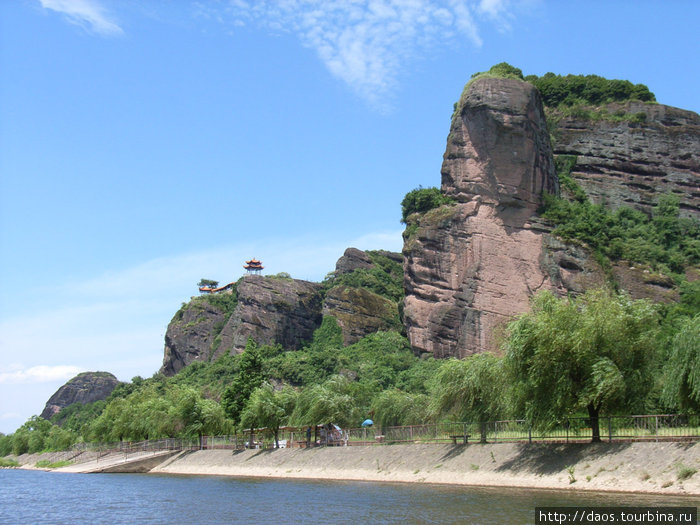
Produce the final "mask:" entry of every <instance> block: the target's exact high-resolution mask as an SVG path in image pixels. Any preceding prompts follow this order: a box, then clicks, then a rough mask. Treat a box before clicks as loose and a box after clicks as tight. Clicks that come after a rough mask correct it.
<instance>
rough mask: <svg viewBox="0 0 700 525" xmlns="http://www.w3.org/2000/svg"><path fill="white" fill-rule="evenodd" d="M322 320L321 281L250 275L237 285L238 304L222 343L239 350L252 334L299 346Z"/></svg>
mask: <svg viewBox="0 0 700 525" xmlns="http://www.w3.org/2000/svg"><path fill="white" fill-rule="evenodd" d="M321 320H322V318H321V294H320V285H319V284H317V283H312V282H309V281H300V280H296V279H285V278H274V277H262V276H259V275H248V276H246V277H244V278H243V279H242V280H241V282H240V283H239V285H238V306H237V307H236V310H235V311H234V312H233V314H232V315H231V318H230V319H229V321H228V323H226V326H224V328H223V330H222V332H221V337H222V347H223V348H225V349H228V348H231V349H232V350H233V351H235V352H238V353H240V352H242V351H243V350H244V349H245V345H246V343H247V342H248V338H252V339H253V340H254V341H255V342H256V343H258V344H275V343H279V344H281V345H282V347H283V348H285V349H287V350H296V349H298V348H300V347H301V346H302V344H303V343H304V342H305V341H310V340H311V338H312V336H313V333H314V330H316V328H318V327H319V326H321ZM229 341H230V343H229Z"/></svg>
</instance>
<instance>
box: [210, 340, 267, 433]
mask: <svg viewBox="0 0 700 525" xmlns="http://www.w3.org/2000/svg"><path fill="white" fill-rule="evenodd" d="M238 366H239V369H238V375H237V376H236V377H235V379H234V380H233V382H232V383H231V386H229V387H228V388H227V389H226V391H225V392H224V395H223V397H222V400H221V402H222V405H223V408H224V411H225V413H226V415H227V416H228V417H229V418H230V419H232V420H233V421H234V422H239V421H240V417H241V413H242V412H243V409H244V408H245V405H246V403H247V402H248V398H249V397H250V395H251V394H252V393H253V391H254V390H255V389H256V388H258V387H259V386H260V385H262V383H263V381H265V375H264V373H263V354H262V352H261V349H260V348H259V347H258V345H257V343H255V341H253V340H252V339H248V343H247V344H246V347H245V350H244V351H243V353H242V354H241V357H240V361H239V363H238Z"/></svg>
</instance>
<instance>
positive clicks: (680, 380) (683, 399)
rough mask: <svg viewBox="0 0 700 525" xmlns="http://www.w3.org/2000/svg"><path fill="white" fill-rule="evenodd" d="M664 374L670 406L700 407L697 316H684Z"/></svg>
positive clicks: (698, 328) (699, 328) (666, 398)
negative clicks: (684, 319) (686, 317)
mask: <svg viewBox="0 0 700 525" xmlns="http://www.w3.org/2000/svg"><path fill="white" fill-rule="evenodd" d="M664 376H665V377H664V379H665V380H664V391H663V397H664V400H665V401H666V402H667V403H668V404H669V405H671V406H674V405H675V406H678V407H680V408H682V409H684V410H688V409H690V410H700V315H696V316H695V317H693V318H688V319H686V321H685V322H684V323H683V325H682V326H681V328H680V330H679V331H678V333H677V334H676V335H675V337H674V338H673V340H672V342H671V352H670V355H669V358H668V360H667V362H666V366H665V367H664Z"/></svg>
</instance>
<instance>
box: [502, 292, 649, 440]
mask: <svg viewBox="0 0 700 525" xmlns="http://www.w3.org/2000/svg"><path fill="white" fill-rule="evenodd" d="M531 305H532V311H531V312H530V313H527V314H524V315H522V316H520V317H519V318H518V319H516V320H515V321H513V322H511V323H510V324H509V325H508V335H507V339H506V341H505V348H506V356H505V359H506V367H507V369H508V371H509V373H510V374H512V377H513V379H514V381H515V387H514V401H515V407H516V410H517V411H519V412H520V413H524V415H525V416H526V417H527V418H528V419H530V421H531V422H532V423H533V425H534V426H535V427H539V428H547V427H551V426H553V425H554V424H555V423H556V422H557V421H560V420H562V419H563V418H566V417H569V416H573V415H575V414H577V413H580V412H581V411H583V410H585V411H587V412H588V416H589V420H590V424H591V428H592V434H593V437H592V440H593V441H594V442H595V441H600V426H599V416H600V412H601V410H606V411H608V412H609V413H610V412H613V411H629V410H634V409H636V408H638V407H641V406H642V404H643V401H644V398H645V396H646V394H647V392H648V389H649V385H650V384H651V378H650V376H651V372H650V364H651V362H652V359H653V355H654V336H655V334H656V332H657V329H658V320H657V314H656V310H655V308H654V307H653V305H652V304H651V303H650V302H648V301H646V300H639V301H633V300H631V299H630V298H629V297H627V296H626V295H615V294H613V293H611V292H609V291H606V290H589V291H588V292H586V293H585V294H584V295H582V296H580V297H579V298H576V299H571V298H563V299H558V298H557V297H555V296H554V295H553V294H552V293H550V292H541V293H539V294H537V295H535V296H534V297H533V299H532V301H531Z"/></svg>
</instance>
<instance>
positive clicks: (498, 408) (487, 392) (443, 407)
mask: <svg viewBox="0 0 700 525" xmlns="http://www.w3.org/2000/svg"><path fill="white" fill-rule="evenodd" d="M507 390H508V385H507V381H506V379H505V376H504V374H503V366H502V360H501V359H500V358H499V357H496V356H494V355H493V354H488V353H486V354H476V355H473V356H470V357H467V358H466V359H464V360H458V359H451V360H449V361H446V362H445V363H444V364H442V366H440V369H439V370H438V373H437V375H436V376H435V379H434V382H433V386H432V388H431V391H432V393H431V395H432V404H431V409H432V411H433V412H434V413H435V415H437V416H438V417H439V416H444V415H451V416H453V417H454V418H455V419H457V420H458V421H471V420H474V421H477V422H478V423H479V433H480V434H481V442H482V443H486V434H487V425H486V423H487V421H494V420H496V419H498V418H499V417H500V416H501V415H502V414H503V413H504V411H505V407H506V403H507V400H508V397H509V396H508V394H507Z"/></svg>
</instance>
